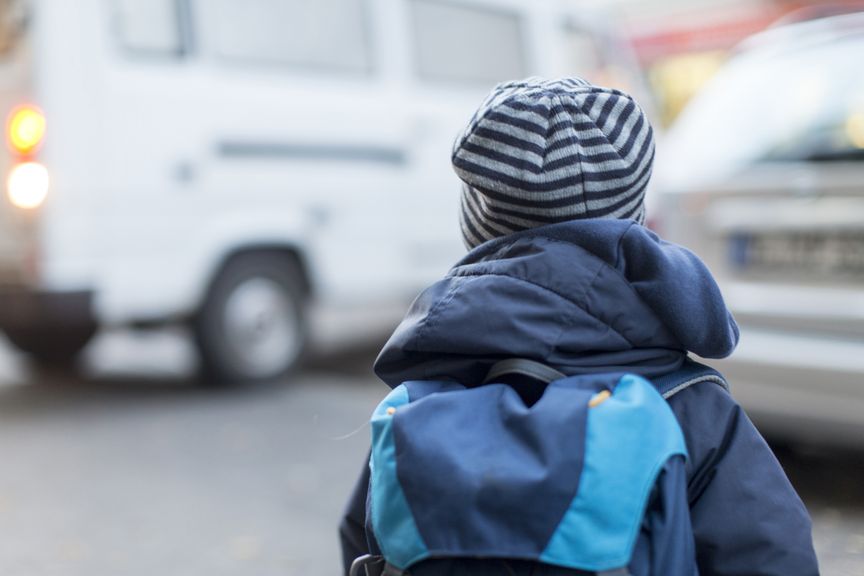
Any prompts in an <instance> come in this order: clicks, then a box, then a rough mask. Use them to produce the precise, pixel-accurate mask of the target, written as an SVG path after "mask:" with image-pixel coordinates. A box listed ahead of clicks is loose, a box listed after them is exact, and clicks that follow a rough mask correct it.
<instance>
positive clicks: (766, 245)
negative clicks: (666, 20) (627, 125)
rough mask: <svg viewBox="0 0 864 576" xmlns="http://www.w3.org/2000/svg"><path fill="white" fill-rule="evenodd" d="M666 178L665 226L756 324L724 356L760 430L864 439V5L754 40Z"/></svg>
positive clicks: (740, 315)
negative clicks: (854, 11) (857, 10)
mask: <svg viewBox="0 0 864 576" xmlns="http://www.w3.org/2000/svg"><path fill="white" fill-rule="evenodd" d="M654 186H655V187H654V190H653V194H654V195H655V198H654V200H655V203H654V206H653V207H654V214H653V220H654V221H655V222H657V227H658V229H659V232H660V233H661V235H662V236H664V237H665V238H668V239H669V240H672V241H674V242H677V243H680V244H683V245H685V246H688V247H689V248H691V249H692V250H694V251H695V252H696V253H697V254H699V255H700V256H701V257H702V258H703V259H704V260H705V261H706V263H707V264H708V266H709V267H710V268H711V270H712V271H713V272H714V274H715V275H716V277H717V279H718V281H719V282H720V284H721V287H722V289H723V293H724V295H725V297H726V300H727V304H729V306H730V308H731V309H732V311H733V313H734V314H735V317H736V319H737V320H738V322H739V324H740V325H741V344H740V346H739V348H738V350H737V351H736V352H735V354H734V355H733V356H732V357H731V358H730V359H728V360H724V361H721V362H716V363H714V362H712V363H713V364H715V365H716V366H717V367H718V368H719V369H721V370H722V371H723V372H724V373H725V374H726V375H727V377H728V378H729V380H730V383H731V385H732V390H733V393H734V394H735V396H736V398H737V399H738V400H739V401H740V402H741V403H742V404H743V405H744V406H745V407H746V408H747V410H748V412H749V413H750V414H751V415H752V416H753V418H754V420H756V422H757V424H759V426H760V428H762V429H763V430H764V431H766V432H768V433H770V434H772V435H775V436H777V435H780V436H783V437H786V438H789V439H794V440H804V441H810V442H825V441H827V442H831V443H833V444H857V445H859V446H864V13H861V14H853V15H845V16H837V17H831V18H824V19H821V20H815V21H810V22H802V23H797V24H790V25H786V26H782V27H778V28H773V29H769V30H768V31H766V32H764V33H761V34H759V35H758V36H755V37H753V38H751V39H750V40H749V41H747V42H746V43H745V44H744V45H742V46H741V47H740V49H739V50H737V51H736V53H735V54H734V55H733V56H732V57H731V58H730V60H729V61H728V62H727V63H726V64H725V65H724V67H723V68H722V69H721V71H720V72H719V73H718V74H717V75H716V76H715V77H714V78H713V79H712V81H711V82H710V83H709V85H708V86H707V87H706V88H705V89H704V91H702V92H701V93H700V94H699V95H698V96H697V97H696V98H695V99H694V100H693V101H692V102H691V104H690V105H689V106H688V107H687V109H685V111H684V112H683V113H682V115H681V116H680V117H679V119H678V120H677V121H676V123H675V124H674V125H673V126H672V127H671V128H670V131H669V132H668V133H667V134H666V138H665V140H664V141H663V142H662V143H660V144H659V145H658V151H657V167H656V178H655V183H654ZM649 216H651V215H650V214H649Z"/></svg>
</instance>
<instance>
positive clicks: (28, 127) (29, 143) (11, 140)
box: [6, 104, 45, 156]
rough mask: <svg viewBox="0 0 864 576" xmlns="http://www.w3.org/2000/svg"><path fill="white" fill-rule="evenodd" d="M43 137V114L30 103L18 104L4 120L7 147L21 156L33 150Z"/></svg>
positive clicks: (37, 146)
mask: <svg viewBox="0 0 864 576" xmlns="http://www.w3.org/2000/svg"><path fill="white" fill-rule="evenodd" d="M44 138H45V115H44V114H42V111H41V110H39V109H38V108H37V107H35V106H32V105H29V104H28V105H24V106H18V107H17V108H15V109H13V110H12V112H11V113H10V114H9V118H8V119H7V121H6V139H7V144H8V145H9V149H10V150H11V151H12V152H13V153H15V154H20V155H22V156H26V155H29V154H32V153H33V152H35V151H36V150H37V149H38V148H39V146H40V145H41V144H42V140H43V139H44Z"/></svg>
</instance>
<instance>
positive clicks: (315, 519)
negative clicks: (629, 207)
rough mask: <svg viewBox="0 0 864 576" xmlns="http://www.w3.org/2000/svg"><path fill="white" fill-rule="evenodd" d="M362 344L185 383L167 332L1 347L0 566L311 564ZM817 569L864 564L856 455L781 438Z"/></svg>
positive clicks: (321, 542) (328, 507)
mask: <svg viewBox="0 0 864 576" xmlns="http://www.w3.org/2000/svg"><path fill="white" fill-rule="evenodd" d="M371 354H372V352H371V351H368V352H365V353H364V352H363V351H355V352H352V353H343V354H339V355H329V356H324V357H319V358H317V359H315V360H314V361H313V362H312V363H311V365H310V366H308V367H307V368H306V369H304V370H303V371H302V372H301V373H300V374H298V375H297V376H296V377H295V378H293V379H292V380H291V381H290V382H287V383H280V384H277V385H273V386H266V387H255V388H246V389H233V390H232V389H228V390H226V389H213V388H208V387H206V386H203V385H201V383H200V382H196V381H195V379H194V377H193V376H192V374H193V364H194V362H193V361H192V359H191V353H190V350H189V349H188V344H187V343H185V341H184V340H183V338H182V335H179V334H170V333H169V334H161V335H160V334H157V335H152V336H148V335H145V336H142V337H133V336H132V335H129V334H123V333H118V334H109V335H107V336H104V337H101V338H100V339H99V340H98V341H97V342H96V344H95V346H93V347H92V349H91V350H90V352H89V353H88V357H87V362H86V366H85V368H84V369H83V370H82V374H78V375H72V374H69V373H63V374H45V373H37V372H34V371H33V370H32V369H31V368H30V367H29V366H28V365H27V364H26V362H25V361H24V360H23V359H22V358H20V357H19V356H17V355H15V354H14V353H12V352H10V351H9V350H8V348H6V347H4V346H2V345H0V457H2V461H3V465H2V466H0V574H2V575H4V576H78V575H81V576H85V575H86V576H101V575H111V576H122V575H130V576H145V575H146V576H152V575H154V574H159V575H165V576H170V575H175V574H176V575H184V576H186V575H197V574H201V575H205V574H206V575H208V576H223V575H224V576H229V575H230V576H235V575H236V576H239V575H255V576H271V575H272V576H276V575H280V576H286V575H287V576H293V575H297V576H324V575H328V574H337V573H338V567H339V561H338V548H337V540H336V524H337V520H338V517H339V513H340V510H341V507H342V504H343V502H344V499H345V498H346V495H347V494H348V492H349V490H350V488H351V485H352V483H353V480H354V477H355V475H356V474H357V472H358V470H359V469H360V466H361V465H362V461H363V459H364V456H365V450H366V446H367V444H368V434H369V431H368V427H367V426H366V425H365V421H366V418H367V416H368V414H369V412H370V411H371V410H372V408H373V407H374V406H375V404H376V403H377V401H378V400H379V399H380V397H381V396H382V395H383V394H384V393H386V389H385V388H384V386H383V385H382V384H380V383H378V382H376V380H375V379H374V377H373V376H372V374H371V371H370V369H369V365H370V363H371V360H370V356H371ZM780 456H781V459H782V461H783V463H784V466H785V467H786V468H787V471H788V472H789V474H790V477H791V478H792V480H793V482H794V483H795V484H796V486H797V487H798V488H799V489H800V490H801V492H802V495H803V497H804V499H805V501H806V502H807V504H808V506H809V507H810V509H811V512H812V514H813V516H814V519H815V523H816V528H815V536H816V542H817V546H818V550H819V553H820V558H821V562H822V566H823V574H826V575H828V576H852V575H854V576H864V501H862V500H864V498H862V487H864V466H862V464H861V462H862V460H864V458H862V455H861V454H849V453H847V454H840V453H828V452H825V451H819V452H816V451H812V450H811V451H810V452H802V451H800V450H791V449H783V450H781V451H780Z"/></svg>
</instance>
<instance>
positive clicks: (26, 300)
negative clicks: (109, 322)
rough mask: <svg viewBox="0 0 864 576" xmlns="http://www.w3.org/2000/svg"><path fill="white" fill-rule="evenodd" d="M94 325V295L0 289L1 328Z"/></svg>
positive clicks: (80, 292)
mask: <svg viewBox="0 0 864 576" xmlns="http://www.w3.org/2000/svg"><path fill="white" fill-rule="evenodd" d="M93 322H94V317H93V293H92V292H91V291H89V290H79V291H70V292H47V291H35V290H29V289H26V288H18V287H15V288H12V287H6V288H0V328H6V327H12V326H14V327H19V326H39V325H65V326H69V325H86V324H92V323H93Z"/></svg>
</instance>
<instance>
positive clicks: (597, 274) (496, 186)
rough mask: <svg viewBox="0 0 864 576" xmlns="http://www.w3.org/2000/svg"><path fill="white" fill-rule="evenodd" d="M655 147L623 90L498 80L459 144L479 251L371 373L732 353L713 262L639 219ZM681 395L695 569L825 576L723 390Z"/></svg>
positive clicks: (774, 472) (662, 369)
mask: <svg viewBox="0 0 864 576" xmlns="http://www.w3.org/2000/svg"><path fill="white" fill-rule="evenodd" d="M706 136H707V135H706ZM653 157H654V143H653V136H652V130H651V127H650V125H649V124H648V120H647V119H646V118H645V116H644V114H643V112H642V111H641V110H640V108H639V107H638V105H637V104H636V103H635V102H634V101H633V100H632V99H631V98H630V97H629V96H628V95H626V94H623V93H621V92H619V91H616V90H610V89H606V88H600V87H596V86H592V85H590V84H589V83H587V82H585V81H584V80H581V79H577V78H572V79H562V80H554V81H548V80H541V79H535V78H532V79H528V80H524V81H519V82H510V83H505V84H501V85H499V86H497V87H496V88H495V89H494V90H493V91H492V93H491V94H490V95H489V96H488V97H487V99H486V100H485V101H484V103H483V104H482V105H481V107H480V109H479V110H478V111H477V112H476V114H475V115H474V117H473V118H472V119H471V121H470V122H469V124H468V126H467V128H466V129H465V131H464V132H463V133H462V134H461V135H460V137H459V138H458V139H457V141H456V144H455V147H454V150H453V157H452V159H453V166H454V168H455V170H456V173H457V174H458V175H459V177H460V179H461V180H462V182H463V189H462V210H461V224H462V234H463V237H464V240H465V243H466V245H467V246H468V248H469V249H471V252H470V253H469V254H468V255H467V256H466V257H465V258H464V259H463V260H462V261H461V262H459V263H458V264H457V265H456V266H455V267H454V268H453V269H452V270H451V271H450V273H449V274H448V275H447V276H446V277H445V278H444V279H443V280H441V281H439V282H437V283H436V284H433V285H432V286H431V287H429V288H428V289H427V290H425V291H424V292H423V293H422V294H421V295H420V296H419V297H418V299H417V300H416V301H415V302H414V304H413V305H412V307H411V310H410V311H409V312H408V314H407V316H406V317H405V319H404V320H403V322H402V324H401V325H400V326H399V327H398V328H397V330H396V331H395V333H394V334H393V336H392V337H391V338H390V341H389V342H388V343H387V344H386V345H385V347H384V349H383V350H382V352H381V354H380V355H379V357H378V359H377V361H376V363H375V371H376V373H377V374H378V375H379V376H380V377H381V378H382V379H383V380H384V381H385V382H386V383H387V384H389V385H390V386H391V387H395V386H398V385H399V384H400V383H402V382H403V381H407V380H433V379H437V380H442V379H444V380H448V379H449V380H455V381H457V382H460V383H463V384H466V385H471V384H474V383H480V382H481V381H482V380H483V378H484V376H485V375H486V372H487V371H488V369H489V367H490V366H491V365H492V364H494V363H495V362H496V361H498V360H501V359H502V358H511V357H518V358H526V359H530V360H534V361H538V362H542V363H543V364H546V365H549V366H552V367H554V368H556V369H557V370H559V371H561V372H563V373H565V374H567V375H575V374H588V373H597V372H630V373H635V374H639V375H641V376H644V377H646V378H648V379H649V380H650V379H656V378H660V377H662V376H664V375H667V374H670V373H673V372H675V371H677V370H679V369H680V368H681V367H682V365H683V363H684V362H685V359H686V357H687V353H688V352H693V353H695V354H698V355H699V356H703V357H708V358H722V357H725V356H728V355H729V354H731V353H732V350H733V349H734V348H735V345H736V344H737V341H738V327H737V326H736V324H735V321H734V320H733V319H732V316H731V314H730V313H729V311H728V310H727V309H726V306H725V304H724V302H723V299H722V297H721V295H720V292H719V289H718V288H717V285H716V284H715V282H714V280H713V278H712V277H711V275H710V273H709V272H708V270H707V269H706V268H705V266H704V265H703V264H702V262H701V261H700V260H699V259H698V258H697V257H696V256H694V255H693V254H692V253H690V252H689V251H687V250H686V249H684V248H681V247H679V246H676V245H674V244H670V243H667V242H664V241H663V240H661V239H659V238H658V237H657V236H656V235H655V234H653V233H652V232H651V231H649V230H647V229H646V228H644V227H643V226H641V224H642V222H643V220H644V217H645V208H644V203H643V196H644V191H645V188H646V185H647V183H648V179H649V177H650V174H651V166H652V162H653ZM669 405H670V406H671V408H672V410H673V412H674V413H675V416H676V417H677V419H678V421H679V423H680V425H681V428H682V429H683V431H684V436H685V440H686V443H687V450H688V453H689V459H688V460H687V494H688V500H689V503H690V513H691V519H692V524H693V530H694V534H695V542H696V553H697V563H698V566H699V571H700V574H702V576H709V575H714V574H716V575H721V574H722V575H741V576H745V575H746V576H757V575H776V576H781V575H782V576H796V575H801V576H805V575H806V576H811V575H816V574H818V568H817V563H816V558H815V554H814V551H813V545H812V538H811V529H810V519H809V517H808V514H807V511H806V510H805V508H804V506H803V504H802V503H801V501H800V499H799V498H798V496H797V494H796V493H795V491H794V489H793V488H792V486H791V485H790V484H789V481H788V480H787V478H786V476H785V474H784V473H783V470H782V469H781V467H780V465H779V464H778V462H777V460H776V459H775V458H774V455H773V454H772V453H771V450H770V449H769V448H768V446H767V445H766V444H765V442H764V440H763V439H762V438H761V437H760V435H759V433H758V432H757V431H756V429H755V428H754V427H753V425H752V424H751V423H750V421H749V420H748V419H747V416H746V415H745V414H744V412H743V411H742V409H741V408H740V407H739V406H738V405H737V404H736V402H735V401H734V400H733V399H732V397H731V396H730V395H729V393H728V392H727V391H726V390H725V389H724V388H723V387H721V386H719V385H717V384H715V383H711V382H703V383H700V384H696V385H693V386H690V387H688V388H686V389H684V390H681V391H680V392H678V393H677V394H675V395H674V396H672V397H671V398H670V399H669ZM454 433H456V434H458V431H454ZM368 477H369V474H368V470H365V471H364V474H363V475H362V476H361V478H360V482H359V484H358V486H357V489H356V490H355V493H354V495H353V497H352V500H351V502H350V503H349V507H348V510H347V513H346V516H345V518H344V520H343V522H342V526H341V529H340V533H341V537H342V547H343V558H344V561H345V569H346V572H347V568H348V566H350V563H351V561H352V560H353V559H354V558H356V557H358V556H360V555H362V554H365V553H367V552H368V546H367V537H368V536H370V535H367V534H366V531H365V528H364V518H365V501H366V491H367V485H368ZM372 536H374V535H372ZM550 573H551V572H550Z"/></svg>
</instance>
